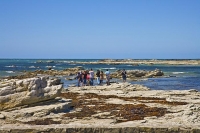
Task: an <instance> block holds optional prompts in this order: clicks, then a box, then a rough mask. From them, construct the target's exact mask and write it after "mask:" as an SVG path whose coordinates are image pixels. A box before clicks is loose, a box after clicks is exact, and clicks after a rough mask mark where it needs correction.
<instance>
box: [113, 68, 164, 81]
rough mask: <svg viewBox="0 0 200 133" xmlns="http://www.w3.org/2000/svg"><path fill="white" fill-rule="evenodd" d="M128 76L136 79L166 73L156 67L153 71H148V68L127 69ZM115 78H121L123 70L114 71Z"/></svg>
mask: <svg viewBox="0 0 200 133" xmlns="http://www.w3.org/2000/svg"><path fill="white" fill-rule="evenodd" d="M126 72H127V77H128V78H129V79H136V78H153V77H159V76H163V75H164V73H163V72H162V71H161V70H159V69H155V70H153V71H146V70H127V71H126ZM112 77H113V78H121V71H120V70H117V71H116V72H114V73H112Z"/></svg>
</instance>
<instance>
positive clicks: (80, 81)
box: [76, 68, 127, 86]
mask: <svg viewBox="0 0 200 133" xmlns="http://www.w3.org/2000/svg"><path fill="white" fill-rule="evenodd" d="M121 74H122V78H123V81H124V82H126V77H127V76H126V71H125V69H123V71H122V73H121ZM104 75H105V77H106V84H107V85H110V79H111V77H110V71H109V70H108V69H107V70H106V71H105V73H104V72H103V71H102V70H97V71H96V79H97V84H98V85H102V84H103V80H104ZM76 79H77V86H93V85H94V79H95V72H94V71H93V69H92V68H91V69H90V70H85V71H80V72H78V73H77V76H76Z"/></svg>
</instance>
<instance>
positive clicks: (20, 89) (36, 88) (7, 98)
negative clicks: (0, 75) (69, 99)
mask: <svg viewBox="0 0 200 133" xmlns="http://www.w3.org/2000/svg"><path fill="white" fill-rule="evenodd" d="M60 81H61V80H60V79H57V78H54V79H48V78H46V77H35V78H28V79H24V80H16V81H9V80H8V81H7V82H8V83H9V84H8V85H9V86H6V87H3V88H0V110H4V109H9V108H13V107H17V106H23V105H27V104H32V103H36V102H40V101H45V100H49V99H54V98H55V97H57V96H59V94H60V92H61V89H62V86H63V85H62V84H61V82H60Z"/></svg>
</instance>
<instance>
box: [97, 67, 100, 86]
mask: <svg viewBox="0 0 200 133" xmlns="http://www.w3.org/2000/svg"><path fill="white" fill-rule="evenodd" d="M96 77H97V84H98V85H99V84H100V71H99V70H97V72H96Z"/></svg>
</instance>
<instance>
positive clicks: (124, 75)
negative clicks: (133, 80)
mask: <svg viewBox="0 0 200 133" xmlns="http://www.w3.org/2000/svg"><path fill="white" fill-rule="evenodd" d="M121 75H122V79H123V82H126V77H127V75H126V71H125V69H123V70H122V73H121Z"/></svg>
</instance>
